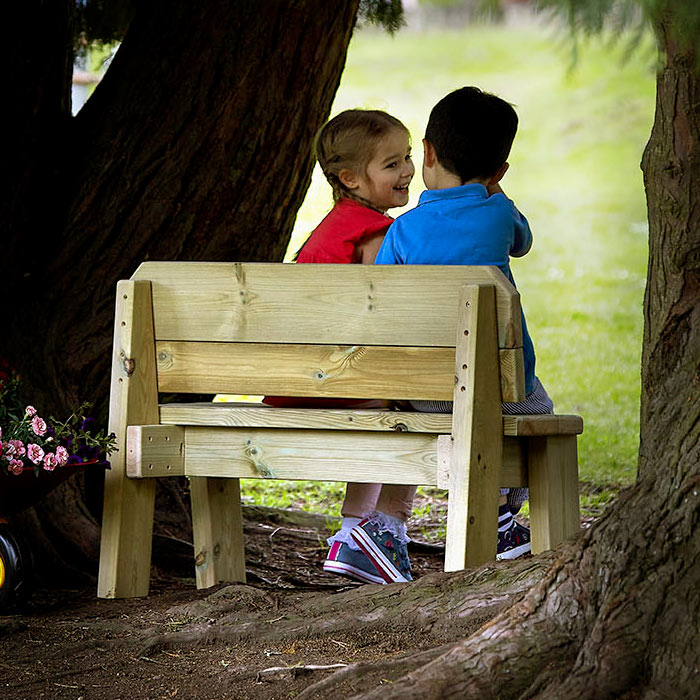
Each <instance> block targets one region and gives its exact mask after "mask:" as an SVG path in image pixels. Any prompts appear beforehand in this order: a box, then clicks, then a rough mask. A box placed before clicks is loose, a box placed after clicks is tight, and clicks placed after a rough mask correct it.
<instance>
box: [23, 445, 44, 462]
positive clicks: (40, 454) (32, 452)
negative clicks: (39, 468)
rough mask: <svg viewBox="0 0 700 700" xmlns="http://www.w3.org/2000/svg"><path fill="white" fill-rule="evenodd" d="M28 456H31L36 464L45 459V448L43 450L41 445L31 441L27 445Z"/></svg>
mask: <svg viewBox="0 0 700 700" xmlns="http://www.w3.org/2000/svg"><path fill="white" fill-rule="evenodd" d="M27 457H29V459H30V460H31V461H32V462H34V464H39V462H41V460H42V459H44V450H42V449H41V447H39V445H35V444H34V443H33V442H30V443H29V444H28V445H27Z"/></svg>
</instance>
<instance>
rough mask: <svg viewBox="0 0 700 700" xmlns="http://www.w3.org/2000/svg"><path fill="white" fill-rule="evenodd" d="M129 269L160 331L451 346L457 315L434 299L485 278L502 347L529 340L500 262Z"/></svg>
mask: <svg viewBox="0 0 700 700" xmlns="http://www.w3.org/2000/svg"><path fill="white" fill-rule="evenodd" d="M415 269H420V279H421V286H420V288H417V287H416V282H415V276H414V275H413V274H412V270H415ZM132 279H146V280H150V281H151V283H152V285H153V305H154V316H155V319H156V321H155V333H156V339H157V340H208V341H214V342H215V341H220V342H231V341H236V342H246V343H270V342H272V343H275V342H276V343H280V342H285V343H306V344H316V343H319V344H320V343H325V342H327V340H328V338H332V339H333V342H334V343H337V344H341V345H422V346H426V347H440V346H443V347H448V346H454V333H455V323H456V316H455V317H454V319H453V318H452V314H450V315H449V317H446V316H445V315H443V314H441V313H440V314H438V313H436V309H454V308H456V306H457V299H458V296H459V290H460V289H461V287H462V286H464V285H465V284H489V285H493V286H494V287H495V289H496V305H497V309H498V317H499V321H498V344H499V347H501V348H519V347H522V344H523V342H522V326H521V313H520V297H519V295H518V293H517V291H516V290H515V289H514V288H513V286H512V285H511V284H510V283H509V282H508V280H507V279H506V277H505V275H503V273H502V272H501V271H500V270H499V269H498V268H497V267H485V266H461V265H460V266H456V265H455V266H447V267H443V266H434V265H418V266H413V265H362V266H355V265H342V266H341V265H313V266H304V265H299V266H296V265H293V264H288V265H285V264H279V263H267V264H266V263H209V262H178V263H173V262H158V261H152V262H145V263H142V264H141V265H140V266H139V268H138V269H137V270H136V272H135V273H134V275H133V277H132ZM290 289H293V290H294V294H290V293H289V290H290Z"/></svg>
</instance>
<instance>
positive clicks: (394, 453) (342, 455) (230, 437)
mask: <svg viewBox="0 0 700 700" xmlns="http://www.w3.org/2000/svg"><path fill="white" fill-rule="evenodd" d="M173 428H176V429H177V430H178V431H179V433H178V435H179V437H178V438H177V439H178V440H179V442H178V443H177V444H176V445H174V447H173V449H170V448H168V449H167V450H163V449H161V448H160V447H159V446H161V445H163V443H164V442H165V440H164V437H165V436H170V437H171V440H174V439H175V438H174V437H173V436H174V435H175V434H174V433H173V432H172V429H173ZM161 433H162V436H161ZM444 437H446V438H447V443H446V442H444V441H443V442H442V448H441V449H442V451H443V454H444V455H445V456H444V457H443V460H444V461H443V462H442V463H440V460H439V458H438V444H439V443H438V440H439V439H441V438H444ZM449 442H450V437H449V435H448V436H438V435H435V434H426V433H409V432H402V433H400V434H396V433H395V432H365V431H349V432H347V433H346V432H340V431H323V430H294V429H274V428H270V429H266V428H250V429H246V428H234V429H231V428H216V427H201V426H184V427H180V426H166V425H142V426H131V427H130V428H129V440H128V449H129V452H130V453H131V454H133V455H141V457H142V459H143V461H141V462H139V461H136V459H132V460H129V476H130V477H132V478H133V479H148V478H149V477H164V476H209V477H227V478H258V479H260V478H263V479H302V480H312V481H313V480H317V481H347V480H348V478H352V480H353V481H356V482H365V483H374V482H376V480H377V473H378V470H381V474H382V481H383V482H384V483H388V484H389V483H391V484H403V483H414V484H424V485H428V486H440V487H441V488H447V487H448V485H449V476H450V474H449V471H450V465H451V450H452V448H451V445H450V444H449ZM154 446H155V447H154ZM175 448H176V449H175ZM175 451H179V452H181V453H182V454H183V456H184V457H183V459H182V460H181V461H175V460H173V458H172V455H173V453H174V452H175ZM499 481H500V484H501V485H502V486H505V485H508V486H525V485H527V448H526V443H525V442H523V441H522V440H519V439H518V438H515V437H507V438H504V439H503V468H502V471H501V473H500V479H499Z"/></svg>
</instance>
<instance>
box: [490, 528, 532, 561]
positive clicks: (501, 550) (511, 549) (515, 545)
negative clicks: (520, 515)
mask: <svg viewBox="0 0 700 700" xmlns="http://www.w3.org/2000/svg"><path fill="white" fill-rule="evenodd" d="M530 548H531V547H530V530H529V529H528V528H526V527H523V526H522V525H521V524H520V523H518V522H516V521H515V520H513V524H512V525H511V526H510V527H509V528H508V529H507V530H503V531H500V532H499V533H498V548H497V550H496V559H517V558H518V557H519V556H522V555H523V554H527V553H528V552H529V551H530Z"/></svg>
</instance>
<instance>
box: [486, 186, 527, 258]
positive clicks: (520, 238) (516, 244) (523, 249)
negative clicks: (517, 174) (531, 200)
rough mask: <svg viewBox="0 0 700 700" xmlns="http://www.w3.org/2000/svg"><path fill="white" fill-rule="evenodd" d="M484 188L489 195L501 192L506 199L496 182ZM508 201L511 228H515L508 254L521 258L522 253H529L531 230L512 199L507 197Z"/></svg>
mask: <svg viewBox="0 0 700 700" xmlns="http://www.w3.org/2000/svg"><path fill="white" fill-rule="evenodd" d="M486 190H487V191H488V193H489V197H490V196H492V195H494V194H502V195H503V196H504V197H505V198H506V199H508V195H507V194H506V193H505V192H504V191H503V189H502V188H501V185H500V184H499V183H498V182H496V183H494V184H492V185H488V186H487V187H486ZM508 202H509V203H510V206H511V209H512V210H513V228H514V230H515V236H514V238H513V245H512V246H511V249H510V255H512V256H513V257H514V258H521V257H522V256H523V255H526V254H527V253H529V252H530V248H532V231H530V224H529V223H528V222H527V219H526V218H525V217H524V216H523V215H522V214H521V213H520V211H519V210H518V208H517V207H516V206H515V204H514V203H513V200H512V199H508Z"/></svg>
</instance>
